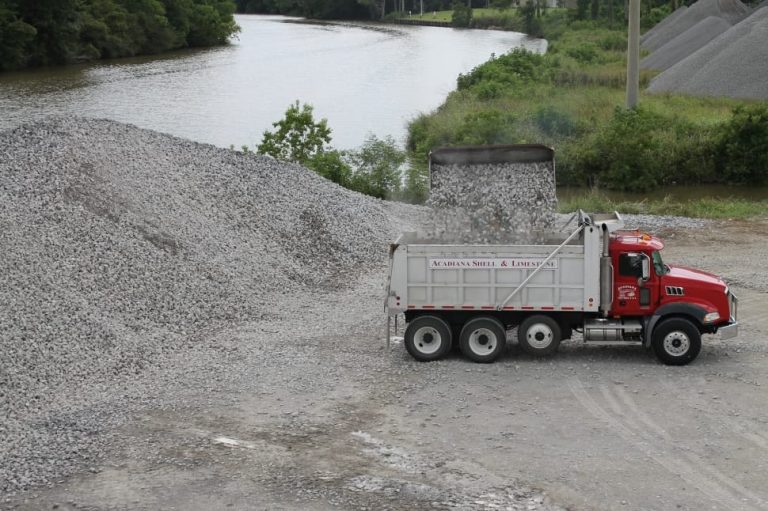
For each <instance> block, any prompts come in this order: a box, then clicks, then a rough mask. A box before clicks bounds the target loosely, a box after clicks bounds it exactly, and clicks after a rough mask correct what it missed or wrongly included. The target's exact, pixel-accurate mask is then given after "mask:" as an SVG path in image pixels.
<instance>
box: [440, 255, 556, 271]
mask: <svg viewBox="0 0 768 511" xmlns="http://www.w3.org/2000/svg"><path fill="white" fill-rule="evenodd" d="M543 261H544V258H543V257H542V258H524V259H521V258H493V259H492V258H462V259H430V260H429V269H430V270H455V269H459V268H468V269H477V270H482V269H488V268H496V269H501V270H518V269H521V268H523V269H536V268H538V267H539V266H541V263H542V262H543ZM556 268H557V260H556V259H552V260H550V261H547V264H545V265H544V268H543V269H545V270H554V269H556Z"/></svg>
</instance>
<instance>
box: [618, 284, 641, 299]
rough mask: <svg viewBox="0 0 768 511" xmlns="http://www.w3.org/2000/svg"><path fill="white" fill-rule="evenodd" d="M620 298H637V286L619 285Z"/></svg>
mask: <svg viewBox="0 0 768 511" xmlns="http://www.w3.org/2000/svg"><path fill="white" fill-rule="evenodd" d="M619 300H637V287H635V286H619Z"/></svg>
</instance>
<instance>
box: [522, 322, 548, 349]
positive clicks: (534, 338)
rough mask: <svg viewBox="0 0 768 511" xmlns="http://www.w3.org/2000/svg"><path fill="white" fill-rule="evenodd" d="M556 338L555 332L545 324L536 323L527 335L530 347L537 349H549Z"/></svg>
mask: <svg viewBox="0 0 768 511" xmlns="http://www.w3.org/2000/svg"><path fill="white" fill-rule="evenodd" d="M554 338H555V334H554V332H552V329H551V328H549V326H548V325H545V324H544V323H536V324H535V325H531V327H530V328H529V329H528V331H527V332H526V333H525V339H526V340H527V341H528V345H529V346H531V347H532V348H536V349H544V348H547V347H548V346H549V345H550V344H552V340H553V339H554Z"/></svg>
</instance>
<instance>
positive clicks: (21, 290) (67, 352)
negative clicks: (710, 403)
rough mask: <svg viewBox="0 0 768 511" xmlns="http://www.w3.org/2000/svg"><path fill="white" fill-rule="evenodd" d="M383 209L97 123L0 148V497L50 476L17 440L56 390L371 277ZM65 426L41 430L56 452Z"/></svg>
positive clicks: (381, 258) (122, 370) (242, 159)
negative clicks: (289, 300) (54, 439)
mask: <svg viewBox="0 0 768 511" xmlns="http://www.w3.org/2000/svg"><path fill="white" fill-rule="evenodd" d="M397 207H398V206H393V205H390V204H387V203H385V202H383V201H379V200H377V199H372V198H370V197H366V196H363V195H360V194H358V193H354V192H351V191H348V190H345V189H343V188H340V187H339V186H337V185H335V184H333V183H331V182H330V181H327V180H325V179H323V178H321V177H319V176H317V175H316V174H314V173H313V172H311V171H309V170H307V169H305V168H303V167H300V166H298V165H290V164H284V163H279V162H276V161H275V160H273V159H271V158H267V157H261V156H254V155H244V154H241V153H237V152H234V151H229V150H225V149H219V148H216V147H213V146H209V145H203V144H198V143H195V142H191V141H185V140H181V139H178V138H174V137H171V136H167V135H163V134H159V133H155V132H151V131H146V130H141V129H138V128H136V127H133V126H129V125H124V124H119V123H115V122H111V121H101V120H86V119H63V118H58V119H53V120H50V121H44V122H39V123H35V124H29V125H24V126H21V127H19V128H16V129H13V130H11V131H6V132H3V133H0V246H2V252H3V254H2V257H1V258H0V304H2V306H1V307H0V346H2V349H1V350H0V416H2V417H3V420H1V421H0V492H2V491H7V490H8V489H9V488H20V487H26V486H29V485H30V484H35V483H39V482H41V481H43V480H45V477H44V474H43V475H40V474H38V473H37V472H35V470H32V469H31V468H30V466H32V465H34V466H36V467H38V468H39V466H43V467H46V466H51V467H52V466H53V465H54V464H55V463H58V462H59V460H58V459H57V460H51V461H50V462H46V463H41V462H40V460H36V458H38V457H39V452H40V450H35V449H37V447H35V445H36V444H42V443H44V442H43V440H42V439H41V438H37V436H40V435H41V433H40V432H39V431H31V430H30V429H29V427H28V426H25V421H26V420H28V419H29V418H30V417H35V416H37V414H41V413H42V412H44V411H45V410H47V409H48V407H49V406H52V405H55V406H57V407H59V408H64V409H65V411H64V412H61V413H59V414H58V416H59V417H62V416H67V412H66V407H67V404H66V403H63V402H61V401H58V402H52V400H54V399H55V396H56V395H57V391H58V390H60V389H66V390H67V391H68V392H70V393H72V392H71V391H74V393H75V394H77V389H78V388H82V389H83V392H85V390H86V389H87V388H89V387H90V386H92V385H94V384H95V382H109V381H110V380H112V379H115V378H118V377H119V376H121V375H126V374H139V373H141V372H142V371H143V370H144V369H146V368H147V367H148V366H151V365H153V364H157V363H159V361H162V360H163V359H164V357H165V356H166V355H168V356H171V355H172V354H178V353H179V352H183V351H184V350H185V349H191V348H193V347H194V344H195V343H196V342H197V340H198V339H199V338H200V336H202V335H203V333H204V332H210V331H216V329H217V328H219V327H222V328H224V327H232V326H233V325H237V324H239V323H242V322H247V321H254V320H258V319H260V318H262V317H264V315H265V314H266V312H265V311H268V310H272V309H273V308H274V307H273V303H274V302H275V301H276V300H278V299H280V298H281V297H283V296H286V295H292V296H300V295H301V294H302V293H303V292H305V291H306V290H309V289H321V288H322V289H327V288H338V287H339V286H340V285H341V284H345V283H347V281H348V280H349V278H350V277H353V276H355V275H358V274H360V273H362V272H365V271H367V270H370V268H374V267H375V268H381V267H383V266H384V264H385V261H386V257H387V243H388V242H390V241H391V240H392V239H394V238H395V236H396V235H397V233H398V232H399V231H400V227H399V226H396V225H395V222H394V221H393V215H392V213H391V210H392V209H393V208H397ZM297 320H298V318H297ZM82 408H83V407H82V406H79V405H78V406H75V405H74V404H73V405H72V412H73V413H74V414H77V415H79V416H82V414H83V413H85V414H86V415H87V414H88V412H87V411H85V412H83V409H82ZM86 410H87V408H86ZM40 417H41V419H40V420H41V421H45V420H47V419H44V418H43V415H41V416H40ZM81 418H82V417H81ZM78 421H79V419H74V418H73V417H69V418H67V419H65V420H64V422H63V423H55V424H50V428H48V429H51V430H53V431H54V434H55V435H56V436H59V437H61V438H66V434H67V433H65V431H66V430H67V428H68V427H71V426H72V424H75V423H77V422H78ZM78 427H80V428H81V431H82V430H87V429H88V428H85V429H82V428H83V427H82V426H78ZM74 436H77V435H74ZM19 445H28V446H30V449H31V450H30V451H25V452H21V453H19V452H18V449H16V448H17V447H18V446H19ZM13 449H16V450H15V451H14V452H15V453H16V454H15V455H14V456H11V454H10V453H11V451H12V450H13ZM40 449H42V448H40ZM72 449H77V447H76V446H73V447H72ZM57 458H58V457H57ZM68 458H70V456H67V455H63V454H62V456H61V460H65V459H68ZM62 462H64V461H62ZM41 478H42V479H41Z"/></svg>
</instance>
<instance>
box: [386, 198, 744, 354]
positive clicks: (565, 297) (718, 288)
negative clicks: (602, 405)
mask: <svg viewBox="0 0 768 511" xmlns="http://www.w3.org/2000/svg"><path fill="white" fill-rule="evenodd" d="M573 220H577V222H576V225H573ZM573 220H572V222H571V225H572V226H573V228H574V230H573V231H572V232H570V229H568V230H565V231H564V233H563V234H562V235H561V237H560V238H559V239H557V240H556V241H555V242H547V244H529V245H469V244H447V243H446V244H444V243H441V242H440V241H439V240H428V239H422V238H419V237H418V236H417V235H415V234H408V233H407V234H403V235H402V236H401V237H400V238H399V239H398V240H397V241H396V242H395V243H394V244H392V245H391V247H390V276H389V282H388V286H387V298H386V309H387V311H388V318H389V320H388V327H387V339H389V333H390V327H389V325H390V323H391V320H392V318H393V317H394V318H395V321H396V318H397V317H398V316H399V315H400V314H403V315H404V316H405V321H406V323H407V328H406V329H405V334H404V341H403V342H404V344H405V347H406V349H407V350H408V352H409V353H410V354H411V355H412V356H413V357H414V358H416V359H417V360H421V361H430V360H436V359H439V358H441V357H442V356H444V355H445V354H446V353H448V352H449V350H450V349H451V346H452V345H454V344H456V343H458V347H459V348H460V350H461V352H462V353H463V354H464V356H466V357H467V358H469V359H471V360H473V361H475V362H493V361H494V360H496V359H497V358H498V357H499V356H500V355H501V353H502V352H503V350H504V347H505V345H506V341H507V331H508V330H510V329H512V328H515V327H516V328H517V338H518V341H519V344H520V347H521V348H522V349H523V350H525V351H526V352H528V353H530V354H533V355H541V356H544V355H551V354H552V353H554V352H555V351H557V349H558V346H559V344H560V341H562V340H563V339H569V338H571V335H572V333H573V332H574V331H576V332H580V333H581V334H582V337H583V340H584V343H590V344H619V345H631V344H636V345H642V346H645V347H650V348H653V351H654V352H655V353H656V356H657V357H658V358H659V360H661V361H662V362H663V363H665V364H671V365H684V364H687V363H689V362H691V361H692V360H694V359H695V358H696V356H697V355H698V354H699V351H700V349H701V336H702V334H715V333H719V334H720V335H721V337H722V338H724V339H728V338H732V337H735V336H736V335H737V332H738V323H737V321H736V309H737V305H738V301H737V299H736V297H735V296H734V295H733V293H732V292H730V290H729V289H728V286H727V285H726V283H725V282H724V281H723V280H722V279H720V278H719V277H717V276H715V275H712V274H710V273H706V272H703V271H700V270H695V269H692V268H685V267H682V266H675V265H668V264H666V263H665V262H664V261H663V259H662V249H663V248H664V243H663V242H662V240H661V239H659V238H657V237H656V236H653V235H649V234H646V233H643V232H640V231H630V230H624V223H623V221H622V218H621V216H620V215H619V214H618V213H614V214H611V215H588V214H586V213H584V212H579V213H578V214H577V217H575V218H574V219H573Z"/></svg>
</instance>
